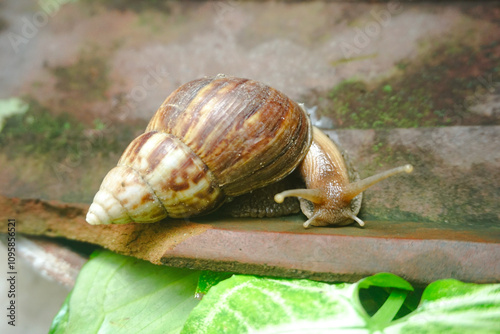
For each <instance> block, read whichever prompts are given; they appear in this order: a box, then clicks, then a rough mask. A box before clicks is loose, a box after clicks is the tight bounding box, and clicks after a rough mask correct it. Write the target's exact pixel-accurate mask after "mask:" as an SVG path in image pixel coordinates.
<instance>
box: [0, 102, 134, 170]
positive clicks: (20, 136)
mask: <svg viewBox="0 0 500 334" xmlns="http://www.w3.org/2000/svg"><path fill="white" fill-rule="evenodd" d="M28 104H29V108H28V110H27V111H26V113H24V114H16V115H13V116H10V117H8V118H7V119H6V120H5V126H4V129H3V130H2V132H0V145H2V147H3V152H4V153H6V154H7V155H8V156H9V157H11V158H15V157H18V156H26V155H35V156H38V157H40V156H45V157H49V158H50V159H52V160H54V161H58V160H62V159H64V157H66V156H67V155H68V154H75V155H79V154H83V152H87V151H88V150H89V148H90V149H91V150H92V152H93V154H97V153H99V154H103V155H107V154H108V153H109V152H116V151H117V150H119V149H120V148H121V147H122V146H123V144H124V143H126V142H128V141H130V139H131V134H133V133H134V132H135V131H134V130H133V127H132V126H130V125H126V124H122V125H120V126H119V127H117V126H109V125H107V124H105V123H103V121H102V120H100V119H95V120H94V124H93V127H92V128H89V127H87V126H85V125H84V124H83V123H80V122H79V121H78V120H76V119H75V117H74V116H73V115H71V114H69V113H61V114H58V115H54V114H52V113H51V112H50V111H49V110H48V109H47V108H45V107H44V106H42V105H41V104H39V103H38V102H37V101H35V100H30V101H29V102H28ZM104 134H106V135H104Z"/></svg>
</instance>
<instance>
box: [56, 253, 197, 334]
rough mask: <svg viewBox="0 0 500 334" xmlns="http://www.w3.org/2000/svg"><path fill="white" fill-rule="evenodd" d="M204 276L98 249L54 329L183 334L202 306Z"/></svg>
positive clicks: (84, 270)
mask: <svg viewBox="0 0 500 334" xmlns="http://www.w3.org/2000/svg"><path fill="white" fill-rule="evenodd" d="M199 275H200V272H199V271H193V270H189V269H178V268H169V267H163V266H155V265H153V264H151V263H149V262H146V261H142V260H138V259H135V258H132V257H127V256H122V255H118V254H114V253H111V252H108V251H98V252H97V254H94V256H93V257H92V258H91V260H90V261H89V262H88V263H87V264H86V265H85V266H84V267H83V268H82V271H81V272H80V275H79V276H78V279H77V281H76V284H75V287H74V289H73V291H72V293H71V297H69V303H68V305H66V307H67V311H64V308H65V307H63V310H61V312H60V313H59V314H58V316H56V319H54V323H53V326H52V328H53V329H54V333H86V334H87V333H178V332H179V331H180V329H181V328H182V325H183V324H184V321H185V319H186V318H187V316H188V314H189V312H191V310H192V309H193V308H194V307H195V306H196V304H197V303H198V300H196V299H195V298H194V291H195V289H196V284H197V281H198V277H199ZM65 314H67V315H65ZM60 315H61V316H60ZM65 318H66V319H67V321H66V322H64V321H63V320H64V319H65ZM51 330H52V329H51Z"/></svg>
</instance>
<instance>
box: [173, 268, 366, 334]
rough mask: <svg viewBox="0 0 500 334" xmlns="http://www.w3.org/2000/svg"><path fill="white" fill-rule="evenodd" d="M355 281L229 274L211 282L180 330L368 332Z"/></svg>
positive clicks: (204, 331)
mask: <svg viewBox="0 0 500 334" xmlns="http://www.w3.org/2000/svg"><path fill="white" fill-rule="evenodd" d="M356 289H357V287H356V285H354V284H334V285H331V284H326V283H320V282H314V281H308V280H286V279H269V278H259V277H253V276H233V277H231V278H229V279H227V280H225V281H222V282H221V283H219V284H218V285H216V286H215V287H212V289H210V291H209V292H208V294H207V295H206V296H205V297H204V298H203V300H202V301H201V302H200V304H198V306H197V307H196V308H195V309H194V310H193V312H191V314H190V316H189V318H188V320H187V321H186V324H185V325H184V328H183V330H182V332H181V333H190V334H191V333H249V332H252V333H285V332H286V333H331V331H332V330H335V331H336V332H341V331H349V332H352V331H355V332H357V333H369V331H368V329H367V327H368V325H367V322H368V321H369V317H368V315H367V314H366V312H364V310H363V308H362V307H361V305H359V304H356V303H353V300H354V299H353V294H355V293H356V291H357V290H356Z"/></svg>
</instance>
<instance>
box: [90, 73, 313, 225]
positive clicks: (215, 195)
mask: <svg viewBox="0 0 500 334" xmlns="http://www.w3.org/2000/svg"><path fill="white" fill-rule="evenodd" d="M311 136H312V134H311V124H310V121H309V118H308V116H307V114H306V113H305V111H304V110H303V109H302V108H301V107H300V106H299V105H298V104H297V103H295V102H293V101H292V100H290V99H289V98H287V97H286V96H285V95H284V94H282V93H280V92H278V91H277V90H275V89H273V88H271V87H269V86H266V85H264V84H262V83H259V82H256V81H253V80H248V79H241V78H234V77H225V76H216V77H213V78H203V79H199V80H194V81H191V82H189V83H187V84H185V85H183V86H181V87H179V88H178V89H177V90H176V91H174V92H173V93H172V94H171V95H170V96H169V97H168V98H167V99H166V100H165V102H164V103H163V104H162V105H161V106H160V108H159V109H158V111H157V112H156V114H155V115H154V116H153V118H152V119H151V121H150V123H149V124H148V127H147V128H146V132H145V133H144V134H142V135H141V136H139V137H137V138H136V139H134V141H132V143H130V145H129V146H128V147H127V149H126V150H125V152H124V153H123V155H122V157H121V158H120V161H119V162H118V165H117V166H116V167H115V168H113V169H112V170H111V171H110V172H109V173H108V175H107V176H106V177H105V179H104V181H103V183H102V185H101V188H100V189H99V191H98V192H97V194H96V196H95V198H94V202H93V203H92V205H91V207H90V209H89V213H88V214H87V221H88V222H89V223H90V224H108V223H128V222H131V221H134V222H156V221H159V220H162V219H163V218H166V217H172V218H182V217H189V216H194V215H201V214H206V213H209V212H211V211H213V210H214V209H216V208H217V207H219V206H220V205H221V204H222V203H223V202H224V200H225V198H226V197H227V196H237V195H240V194H244V193H247V192H249V191H252V190H254V189H257V188H260V187H263V186H265V185H267V184H269V183H272V182H276V181H278V180H280V179H282V178H284V177H285V176H286V175H288V174H290V173H291V172H292V171H293V170H294V169H295V167H297V165H298V164H299V163H300V161H301V160H302V159H303V158H304V156H305V155H306V153H307V150H308V148H309V145H310V143H311Z"/></svg>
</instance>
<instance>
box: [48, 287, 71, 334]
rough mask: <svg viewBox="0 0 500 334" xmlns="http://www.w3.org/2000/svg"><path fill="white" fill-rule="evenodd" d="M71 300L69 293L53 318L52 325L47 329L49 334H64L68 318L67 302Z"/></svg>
mask: <svg viewBox="0 0 500 334" xmlns="http://www.w3.org/2000/svg"><path fill="white" fill-rule="evenodd" d="M70 298H71V292H70V293H69V294H68V296H67V297H66V299H65V300H64V303H63V305H62V306H61V309H60V310H59V312H58V313H57V314H56V316H55V317H54V320H53V321H52V325H51V326H50V329H49V334H59V333H64V332H65V331H66V325H67V324H68V318H69V300H70Z"/></svg>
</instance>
